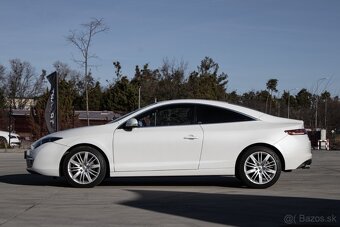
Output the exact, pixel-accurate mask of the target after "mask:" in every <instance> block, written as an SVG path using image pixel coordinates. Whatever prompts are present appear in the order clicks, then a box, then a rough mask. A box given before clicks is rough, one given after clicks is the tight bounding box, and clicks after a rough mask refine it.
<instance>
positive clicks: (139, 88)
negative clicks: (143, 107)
mask: <svg viewBox="0 0 340 227" xmlns="http://www.w3.org/2000/svg"><path fill="white" fill-rule="evenodd" d="M140 90H141V86H139V87H138V109H140Z"/></svg>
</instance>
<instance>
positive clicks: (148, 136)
mask: <svg viewBox="0 0 340 227" xmlns="http://www.w3.org/2000/svg"><path fill="white" fill-rule="evenodd" d="M155 136H157V137H155ZM132 141H133V143H132ZM202 142H203V131H202V128H201V127H200V126H199V125H186V126H168V127H147V128H136V129H133V130H132V131H126V130H124V129H117V130H116V131H115V134H114V140H113V144H114V157H115V165H114V166H115V171H143V170H146V171H149V170H152V171H157V170H185V169H198V165H199V161H200V156H201V150H202ZM141 148H142V149H141Z"/></svg>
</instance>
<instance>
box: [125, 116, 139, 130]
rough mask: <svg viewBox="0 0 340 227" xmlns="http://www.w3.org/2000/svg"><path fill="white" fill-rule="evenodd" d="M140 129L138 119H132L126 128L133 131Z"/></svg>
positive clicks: (126, 124)
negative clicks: (133, 129)
mask: <svg viewBox="0 0 340 227" xmlns="http://www.w3.org/2000/svg"><path fill="white" fill-rule="evenodd" d="M136 127H138V121H137V119H136V118H130V119H129V120H128V121H127V122H126V123H125V128H126V129H132V128H136Z"/></svg>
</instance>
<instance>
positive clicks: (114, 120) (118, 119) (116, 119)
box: [108, 103, 156, 124]
mask: <svg viewBox="0 0 340 227" xmlns="http://www.w3.org/2000/svg"><path fill="white" fill-rule="evenodd" d="M155 104H156V103H152V104H150V105H147V106H144V107H143V108H140V109H137V110H134V111H132V112H130V113H127V114H124V115H122V116H120V117H117V118H115V119H113V120H112V121H110V122H109V123H108V124H111V123H115V122H118V121H120V120H122V119H123V118H125V117H128V116H130V115H132V114H134V113H136V112H137V111H140V110H143V109H146V108H148V107H150V106H153V105H155Z"/></svg>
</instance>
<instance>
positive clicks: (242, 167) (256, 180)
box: [236, 146, 281, 188]
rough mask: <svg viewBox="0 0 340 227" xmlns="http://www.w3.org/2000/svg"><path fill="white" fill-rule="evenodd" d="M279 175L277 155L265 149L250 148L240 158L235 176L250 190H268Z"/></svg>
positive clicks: (279, 168) (279, 163) (279, 165)
mask: <svg viewBox="0 0 340 227" xmlns="http://www.w3.org/2000/svg"><path fill="white" fill-rule="evenodd" d="M280 174H281V161H280V159H279V157H278V155H277V154H276V153H275V152H274V151H273V150H271V149H269V148H267V147H259V146H256V147H252V148H250V149H248V150H247V151H246V152H245V153H244V154H243V155H242V157H241V160H240V162H239V165H238V168H237V173H236V175H237V176H238V177H239V179H240V180H241V181H242V183H244V184H245V185H247V186H248V187H251V188H268V187H270V186H272V185H273V184H275V182H276V181H277V180H278V179H279V177H280Z"/></svg>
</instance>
